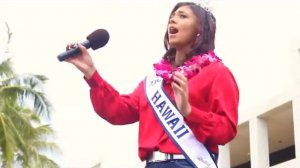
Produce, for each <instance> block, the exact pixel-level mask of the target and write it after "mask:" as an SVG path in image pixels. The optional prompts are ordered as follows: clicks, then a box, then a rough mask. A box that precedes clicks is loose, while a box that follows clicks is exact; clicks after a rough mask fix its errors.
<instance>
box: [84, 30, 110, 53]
mask: <svg viewBox="0 0 300 168" xmlns="http://www.w3.org/2000/svg"><path fill="white" fill-rule="evenodd" d="M86 39H88V41H89V42H90V45H91V48H92V49H93V50H96V49H98V48H100V47H103V46H105V45H106V43H107V42H108V40H109V34H108V32H107V31H106V30H105V29H98V30H95V31H94V32H92V33H91V34H90V35H88V36H87V37H86Z"/></svg>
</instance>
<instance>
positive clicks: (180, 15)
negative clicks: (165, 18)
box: [179, 14, 187, 19]
mask: <svg viewBox="0 0 300 168" xmlns="http://www.w3.org/2000/svg"><path fill="white" fill-rule="evenodd" d="M179 17H180V18H182V19H184V18H187V15H185V14H179Z"/></svg>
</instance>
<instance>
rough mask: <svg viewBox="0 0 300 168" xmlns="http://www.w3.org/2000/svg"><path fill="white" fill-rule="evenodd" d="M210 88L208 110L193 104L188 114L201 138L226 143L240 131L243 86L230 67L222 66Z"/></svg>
mask: <svg viewBox="0 0 300 168" xmlns="http://www.w3.org/2000/svg"><path fill="white" fill-rule="evenodd" d="M211 82H212V83H211V87H210V89H209V91H208V100H207V101H208V104H209V105H208V106H209V107H208V108H207V109H208V110H206V111H205V110H204V109H201V108H197V107H196V106H192V111H191V114H190V115H189V116H187V117H186V121H187V124H188V125H189V126H190V127H191V129H192V131H193V132H194V134H195V136H196V137H197V139H198V140H199V141H200V142H202V143H204V144H207V145H224V144H226V143H227V142H229V141H230V140H232V139H233V138H234V137H235V135H236V132H237V122H238V102H239V90H238V87H237V84H236V81H235V79H234V77H233V75H232V73H231V72H230V71H229V69H228V68H226V67H222V68H219V69H218V70H217V72H216V74H215V76H214V78H213V79H212V80H211Z"/></svg>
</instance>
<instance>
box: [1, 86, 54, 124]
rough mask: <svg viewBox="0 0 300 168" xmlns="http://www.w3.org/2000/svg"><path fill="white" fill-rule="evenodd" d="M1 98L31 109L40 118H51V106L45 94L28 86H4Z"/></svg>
mask: <svg viewBox="0 0 300 168" xmlns="http://www.w3.org/2000/svg"><path fill="white" fill-rule="evenodd" d="M0 96H1V97H3V98H5V99H7V100H9V101H16V102H18V103H20V105H21V106H25V107H28V108H31V109H32V110H33V111H34V112H36V113H37V114H38V115H39V116H44V117H46V118H47V119H49V118H50V111H51V108H52V107H51V104H50V102H49V101H48V99H47V98H46V96H45V95H44V93H43V92H40V91H36V90H34V89H32V88H30V87H27V86H20V85H12V86H2V87H1V88H0Z"/></svg>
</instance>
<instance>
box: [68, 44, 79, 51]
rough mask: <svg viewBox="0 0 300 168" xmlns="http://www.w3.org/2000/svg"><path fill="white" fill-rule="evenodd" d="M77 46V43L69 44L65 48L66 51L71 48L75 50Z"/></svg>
mask: <svg viewBox="0 0 300 168" xmlns="http://www.w3.org/2000/svg"><path fill="white" fill-rule="evenodd" d="M77 46H78V43H69V44H68V45H67V46H66V50H70V49H71V48H76V47H77Z"/></svg>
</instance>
